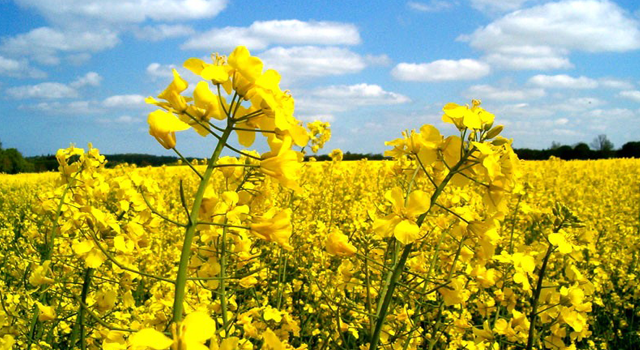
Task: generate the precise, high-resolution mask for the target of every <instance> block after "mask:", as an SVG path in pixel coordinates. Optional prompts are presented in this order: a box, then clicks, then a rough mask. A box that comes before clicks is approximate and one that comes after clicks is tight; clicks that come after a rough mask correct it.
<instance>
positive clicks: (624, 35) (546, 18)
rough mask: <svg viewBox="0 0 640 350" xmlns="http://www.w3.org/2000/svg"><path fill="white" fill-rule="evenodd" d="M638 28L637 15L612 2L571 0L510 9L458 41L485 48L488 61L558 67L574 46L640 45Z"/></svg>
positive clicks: (614, 48)
mask: <svg viewBox="0 0 640 350" xmlns="http://www.w3.org/2000/svg"><path fill="white" fill-rule="evenodd" d="M481 2H482V3H493V4H498V3H508V2H506V1H500V2H498V1H486V0H483V1H481ZM517 2H521V1H517ZM639 27H640V24H639V22H638V20H636V19H634V18H633V17H631V16H629V14H628V13H627V12H626V11H625V10H623V9H622V8H620V7H619V6H618V5H616V4H615V3H613V2H611V1H607V0H604V1H603V0H570V1H560V2H552V3H546V4H543V5H539V6H534V7H531V8H527V9H523V10H519V11H515V12H512V13H509V14H507V15H505V16H503V17H502V18H499V19H497V20H496V21H494V22H492V23H490V24H489V25H487V26H484V27H481V28H479V29H477V30H476V31H475V32H474V33H472V34H471V35H463V36H460V37H459V38H458V40H462V41H468V42H469V43H470V45H471V46H472V47H474V48H476V49H480V50H482V51H484V52H485V53H487V55H488V57H487V59H488V60H494V61H498V63H499V62H505V61H508V60H509V59H513V60H514V61H515V62H514V63H513V64H510V65H508V66H507V67H506V68H511V69H557V68H568V67H569V65H570V62H569V61H568V59H567V58H566V57H567V55H568V54H569V53H570V52H571V51H584V52H625V51H630V50H635V49H638V48H640V28H639ZM492 55H498V56H492ZM517 63H521V64H522V65H518V64H517Z"/></svg>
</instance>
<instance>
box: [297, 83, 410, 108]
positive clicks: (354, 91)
mask: <svg viewBox="0 0 640 350" xmlns="http://www.w3.org/2000/svg"><path fill="white" fill-rule="evenodd" d="M410 101H411V100H410V99H409V98H408V97H406V96H404V95H401V94H398V93H395V92H390V91H385V90H384V89H383V88H382V87H380V86H379V85H371V84H356V85H332V86H328V87H323V88H318V89H315V90H312V91H310V92H303V93H301V94H300V96H299V97H296V109H297V110H299V111H300V112H301V113H302V114H305V113H318V112H322V113H328V114H331V113H335V112H344V111H348V110H352V109H355V108H358V107H363V106H374V105H378V106H381V105H397V104H403V103H408V102H410Z"/></svg>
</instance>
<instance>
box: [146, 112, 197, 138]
mask: <svg viewBox="0 0 640 350" xmlns="http://www.w3.org/2000/svg"><path fill="white" fill-rule="evenodd" d="M147 123H149V133H151V132H152V131H153V132H154V133H161V134H164V133H169V132H173V131H183V130H187V129H189V128H190V126H189V124H187V123H185V122H183V121H181V120H180V119H178V118H176V117H175V116H174V115H173V114H171V113H169V112H165V111H162V110H156V111H153V112H151V113H149V117H147ZM152 135H153V134H152Z"/></svg>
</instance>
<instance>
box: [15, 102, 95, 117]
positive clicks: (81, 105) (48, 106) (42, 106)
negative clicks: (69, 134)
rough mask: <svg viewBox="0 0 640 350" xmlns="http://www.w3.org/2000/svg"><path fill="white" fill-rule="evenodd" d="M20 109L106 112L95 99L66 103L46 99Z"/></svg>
mask: <svg viewBox="0 0 640 350" xmlns="http://www.w3.org/2000/svg"><path fill="white" fill-rule="evenodd" d="M18 109H20V110H28V111H37V112H38V113H44V114H54V115H87V114H97V113H104V112H105V111H104V109H102V108H100V106H99V105H98V104H97V103H96V102H95V101H71V102H64V103H63V102H59V101H52V102H50V101H46V102H38V103H30V104H28V105H20V106H18Z"/></svg>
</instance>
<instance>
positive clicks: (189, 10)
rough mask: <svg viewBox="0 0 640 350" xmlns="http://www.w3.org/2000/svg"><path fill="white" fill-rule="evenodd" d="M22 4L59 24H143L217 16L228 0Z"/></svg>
mask: <svg viewBox="0 0 640 350" xmlns="http://www.w3.org/2000/svg"><path fill="white" fill-rule="evenodd" d="M16 2H18V3H19V4H20V5H22V6H25V7H31V8H34V9H36V10H38V11H39V12H40V13H41V14H42V15H43V16H44V17H46V18H47V19H48V20H49V21H51V22H53V23H56V24H58V25H60V26H68V25H71V24H74V23H78V22H86V24H91V23H93V24H94V25H96V24H98V25H107V24H111V25H118V24H123V23H140V22H144V21H145V20H155V21H181V20H193V19H202V18H211V17H215V16H216V15H217V14H218V13H220V11H222V10H223V9H224V8H225V7H226V5H227V0H160V1H153V2H150V1H148V0H126V1H111V2H109V3H108V4H105V2H104V1H102V0H64V1H51V0H17V1H16Z"/></svg>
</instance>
